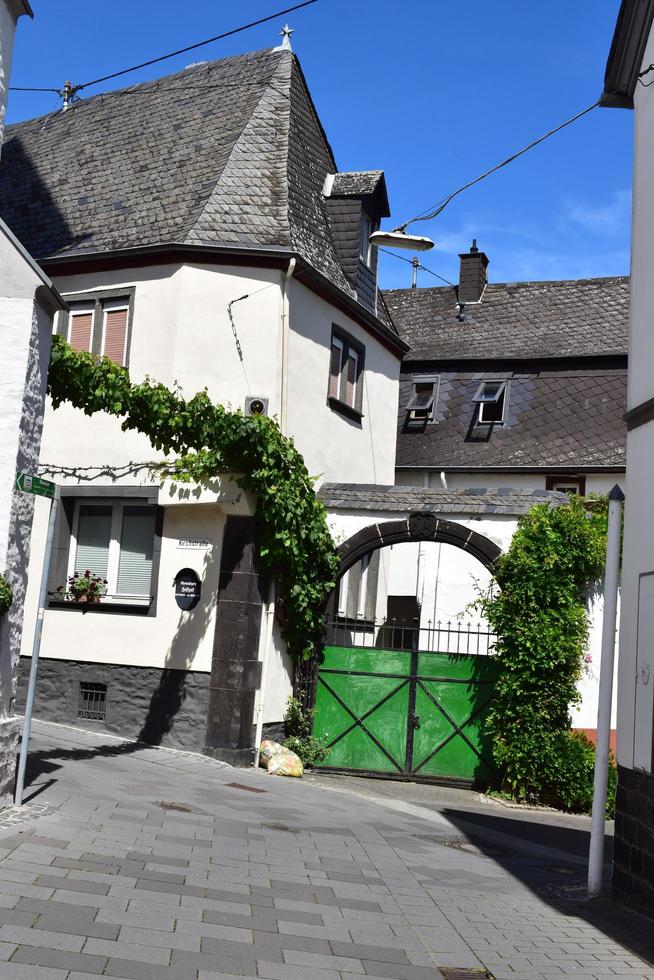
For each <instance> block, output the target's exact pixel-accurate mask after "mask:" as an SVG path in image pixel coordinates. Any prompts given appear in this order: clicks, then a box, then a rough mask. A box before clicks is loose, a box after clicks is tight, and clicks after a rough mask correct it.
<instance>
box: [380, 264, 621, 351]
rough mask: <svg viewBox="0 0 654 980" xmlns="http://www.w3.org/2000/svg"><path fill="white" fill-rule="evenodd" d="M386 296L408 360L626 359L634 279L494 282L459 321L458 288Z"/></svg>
mask: <svg viewBox="0 0 654 980" xmlns="http://www.w3.org/2000/svg"><path fill="white" fill-rule="evenodd" d="M384 298H385V300H386V304H387V306H388V308H389V311H390V313H391V316H392V318H393V320H394V322H395V325H396V327H397V330H398V332H399V334H400V336H401V337H402V338H403V340H405V341H406V342H407V343H408V344H409V347H410V352H409V354H408V358H407V359H408V360H433V359H438V360H439V361H443V360H448V359H450V360H451V359H454V360H460V359H466V358H477V359H480V358H483V359H485V358H511V359H526V358H554V357H577V356H603V355H607V354H625V355H626V353H627V347H628V321H629V279H628V277H626V276H616V277H611V278H606V279H575V280H563V281H554V282H517V283H490V284H489V285H488V286H487V287H486V289H485V291H484V294H483V297H482V300H481V302H480V303H468V304H467V305H466V308H465V317H466V318H465V321H464V322H463V323H460V322H459V321H458V320H457V319H456V314H457V307H456V303H457V296H456V290H455V289H454V288H453V287H450V286H446V287H444V286H436V287H434V288H426V289H388V290H384Z"/></svg>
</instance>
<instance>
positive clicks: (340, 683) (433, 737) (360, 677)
mask: <svg viewBox="0 0 654 980" xmlns="http://www.w3.org/2000/svg"><path fill="white" fill-rule="evenodd" d="M419 542H434V543H437V544H444V545H451V546H453V547H454V548H456V549H460V550H462V551H464V552H466V553H467V554H468V555H469V556H471V557H472V558H474V559H476V561H478V562H479V563H480V564H481V565H482V566H483V567H484V568H485V569H486V570H487V571H488V572H489V573H490V574H491V575H492V573H493V570H494V568H495V565H496V563H497V561H498V559H499V558H500V556H501V554H502V550H501V548H500V547H499V546H498V545H497V544H496V543H495V542H494V541H491V540H490V539H489V538H487V537H485V536H484V535H483V534H480V533H479V532H477V531H474V530H471V529H470V528H469V527H465V526H464V525H463V524H459V523H457V522H456V521H451V520H447V519H444V518H441V517H440V516H439V515H437V514H435V513H432V512H429V511H417V512H413V513H411V514H409V515H408V516H407V517H406V518H401V519H396V520H388V521H380V522H378V523H374V524H371V525H368V526H366V527H363V528H361V529H360V530H358V531H357V532H356V533H355V534H353V535H352V536H351V537H350V538H348V539H347V540H346V541H345V542H343V543H342V544H341V545H340V547H339V549H338V550H339V555H340V559H341V561H340V567H339V572H338V584H337V589H336V590H335V592H334V594H333V596H332V597H331V599H330V601H329V603H328V605H327V610H326V611H327V632H326V635H325V643H324V646H323V648H322V650H321V651H320V653H319V655H318V657H317V659H316V662H315V664H314V665H313V670H312V671H311V672H310V675H309V676H306V675H305V676H306V680H309V679H310V681H311V682H312V683H310V685H309V686H310V687H311V688H313V690H312V692H311V696H310V697H311V701H312V702H313V703H314V704H315V709H316V716H315V724H314V732H315V733H316V734H319V735H322V734H326V735H327V738H328V742H329V745H330V749H331V753H330V757H328V759H327V761H326V763H325V768H328V769H330V770H337V771H341V772H358V773H368V774H374V775H376V776H380V775H385V776H387V777H389V778H396V779H424V780H431V781H447V782H452V781H454V782H463V783H466V784H479V785H480V784H485V783H488V782H489V781H491V780H492V779H493V776H494V766H493V763H492V757H491V753H490V746H489V744H488V740H487V739H486V737H485V734H484V730H483V720H484V717H485V714H486V712H487V710H488V707H489V704H490V701H491V700H492V696H493V693H494V682H495V679H496V675H497V668H496V662H495V659H494V658H493V657H492V656H489V655H488V654H490V653H492V642H491V634H490V633H488V632H487V633H484V634H483V635H482V633H481V632H478V633H477V634H476V636H474V635H472V634H471V633H470V632H466V630H464V629H458V628H455V629H454V630H452V631H450V630H449V628H448V631H447V636H445V635H444V633H443V632H441V630H440V627H439V630H438V631H437V632H436V631H434V630H431V629H429V630H425V628H424V627H423V626H422V624H421V621H420V608H419V606H417V607H416V608H417V619H416V620H414V622H415V624H416V625H407V624H406V623H404V622H403V623H402V624H401V625H398V622H397V620H395V619H393V620H392V622H391V621H390V620H389V619H388V618H385V619H384V620H383V622H382V621H379V620H377V618H376V616H375V613H374V611H373V612H372V613H370V612H369V611H367V610H366V611H365V612H362V611H361V610H360V611H359V612H360V613H361V615H362V618H361V619H360V620H359V619H357V620H356V621H355V623H354V628H353V622H352V620H351V619H348V615H350V616H351V614H352V613H351V610H348V608H347V605H346V604H345V605H344V606H343V608H341V605H342V603H341V599H340V598H339V595H340V584H341V583H342V582H344V581H345V580H344V578H343V577H344V576H345V577H346V578H347V576H349V575H350V574H351V570H358V571H359V575H360V574H361V572H360V569H361V568H362V567H363V563H365V567H366V568H368V567H369V563H370V556H371V555H374V554H375V553H376V552H379V551H381V550H382V549H384V548H389V547H390V546H393V545H402V546H404V545H407V544H415V545H418V543H419ZM446 550H450V549H446ZM355 566H356V569H355ZM376 574H377V573H376ZM413 615H415V613H414V614H413ZM462 636H463V637H464V643H463V645H461V637H462ZM471 636H472V637H473V648H472V649H471V648H470V637H471ZM480 639H481V640H482V641H483V642H482V644H481V648H480ZM475 640H476V648H475V647H474V641H475Z"/></svg>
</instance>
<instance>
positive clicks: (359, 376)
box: [327, 328, 365, 420]
mask: <svg viewBox="0 0 654 980" xmlns="http://www.w3.org/2000/svg"><path fill="white" fill-rule="evenodd" d="M364 353H365V351H364V348H363V345H362V344H360V343H359V342H358V341H356V340H354V338H352V337H350V336H349V335H348V334H346V333H345V332H344V331H341V330H337V329H336V328H334V331H333V333H332V339H331V348H330V359H329V385H328V389H327V397H328V399H329V403H330V405H331V407H332V408H334V409H336V410H337V411H343V410H344V409H349V411H347V412H345V413H344V414H347V415H348V416H351V417H353V418H355V419H356V420H359V419H360V418H361V409H362V404H363V359H364Z"/></svg>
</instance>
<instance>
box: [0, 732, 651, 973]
mask: <svg viewBox="0 0 654 980" xmlns="http://www.w3.org/2000/svg"><path fill="white" fill-rule="evenodd" d="M30 748H31V752H30V763H29V767H28V774H29V786H28V789H27V791H26V794H25V798H26V801H27V802H26V805H25V806H24V807H23V808H22V809H21V810H20V811H18V810H17V809H16V808H10V809H8V810H6V811H4V812H2V813H0V978H2V980H4V978H7V980H13V978H20V980H27V978H34V980H91V978H95V977H98V976H102V977H105V978H114V980H118V978H131V980H150V978H152V980H220V978H225V977H234V976H240V977H249V978H264V980H265V978H267V980H295V978H298V980H305V978H307V980H358V978H363V977H369V978H391V980H442V978H443V974H442V973H441V972H440V970H439V969H438V968H439V967H444V968H445V967H460V968H468V969H477V970H487V971H489V972H490V973H491V974H492V975H493V976H494V977H496V978H497V980H508V978H512V980H531V978H544V980H550V978H557V980H561V978H563V977H567V976H575V977H585V978H596V980H599V978H608V977H632V978H636V977H639V978H641V980H642V978H647V980H654V966H653V965H652V963H651V961H652V959H653V958H654V939H653V938H652V937H654V923H652V922H650V921H649V920H646V919H642V918H640V917H639V916H636V915H634V914H633V913H629V912H627V911H625V910H622V909H620V908H619V907H618V906H616V905H614V904H613V903H612V902H611V901H610V900H608V899H603V900H600V901H597V902H593V903H588V902H586V901H585V900H584V899H583V892H582V882H583V873H582V872H583V868H582V867H581V864H580V861H579V858H578V856H576V855H575V854H574V853H573V852H572V851H569V850H566V849H565V848H561V847H560V841H558V840H557V841H556V842H555V843H556V846H555V847H553V848H550V849H548V848H547V846H546V844H547V841H545V843H543V841H542V840H540V841H536V843H535V844H534V845H533V846H532V845H531V844H530V842H529V841H528V839H527V837H526V836H524V835H523V836H522V837H520V836H512V834H511V833H510V832H499V833H498V832H496V831H495V830H493V828H491V831H490V832H492V833H493V834H494V836H493V837H492V838H491V837H490V836H489V833H490V832H489V833H486V832H484V828H483V827H482V828H481V831H480V825H474V823H473V829H472V831H471V830H470V821H469V820H467V821H466V820H460V819H459V818H458V817H457V816H456V814H452V819H450V818H449V817H446V816H445V815H444V813H443V812H439V810H438V805H437V804H436V803H434V800H435V799H436V797H433V796H432V797H429V799H428V800H427V802H428V804H429V805H428V806H425V805H422V804H420V805H417V804H416V803H415V801H414V802H412V800H411V797H412V794H413V790H412V788H411V787H405V788H404V791H401V790H398V789H397V788H396V789H395V790H393V792H392V793H391V792H390V791H387V792H388V793H389V797H390V798H383V794H379V795H378V796H377V798H369V797H370V796H371V795H372V796H374V794H367V795H366V794H365V793H364V791H365V786H364V787H361V786H359V785H357V784H358V783H360V782H361V781H357V782H356V783H355V782H353V783H351V784H350V787H351V788H348V784H347V782H345V781H343V780H340V781H338V785H336V781H331V780H322V779H321V778H317V779H303V780H291V779H284V778H283V777H276V776H268V775H267V774H266V773H264V772H263V771H256V772H255V771H253V770H236V769H231V768H229V767H226V766H221V765H220V763H216V762H214V761H212V760H208V759H204V758H202V757H200V756H194V755H190V754H187V753H178V752H172V751H169V750H165V749H155V748H150V747H144V746H140V745H134V744H133V743H128V742H122V741H120V740H117V739H113V738H111V737H110V736H108V735H107V734H106V733H104V732H97V733H85V732H81V731H77V730H75V729H71V728H65V727H63V726H55V725H47V724H44V723H41V722H37V723H35V726H34V736H33V741H32V744H31V746H30ZM362 794H364V795H362ZM393 794H394V795H393ZM444 799H445V804H444V805H445V806H446V808H447V809H449V811H450V812H451V811H452V809H453V807H452V801H451V799H449V798H448V796H447V792H444ZM469 799H470V800H471V798H469ZM473 802H474V801H472V802H471V803H470V806H471V810H470V812H473V811H474V809H475V805H476V804H475V805H473ZM463 805H465V800H464V802H463V803H460V804H459V808H460V807H461V806H463ZM541 819H542V815H541ZM504 830H505V831H507V830H508V831H510V827H508V828H507V827H506V826H505V828H504Z"/></svg>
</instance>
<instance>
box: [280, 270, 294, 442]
mask: <svg viewBox="0 0 654 980" xmlns="http://www.w3.org/2000/svg"><path fill="white" fill-rule="evenodd" d="M296 261H297V260H296V258H295V256H294V257H293V258H292V259H291V260H290V262H289V263H288V268H287V270H286V272H285V273H284V274H283V276H282V314H281V329H282V378H281V389H282V390H281V404H280V407H279V428H280V430H281V432H282V435H286V427H287V425H288V341H289V334H290V323H289V302H288V282H289V279H291V278H292V277H293V273H294V272H295V264H296Z"/></svg>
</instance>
